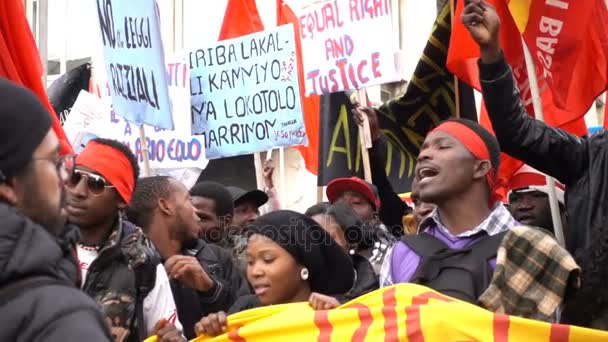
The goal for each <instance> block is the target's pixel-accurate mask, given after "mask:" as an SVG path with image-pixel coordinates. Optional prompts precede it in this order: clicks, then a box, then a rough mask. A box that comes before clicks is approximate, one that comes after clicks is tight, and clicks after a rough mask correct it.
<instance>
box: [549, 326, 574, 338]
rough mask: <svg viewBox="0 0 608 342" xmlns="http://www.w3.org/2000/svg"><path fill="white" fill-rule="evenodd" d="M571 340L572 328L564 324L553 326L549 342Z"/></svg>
mask: <svg viewBox="0 0 608 342" xmlns="http://www.w3.org/2000/svg"><path fill="white" fill-rule="evenodd" d="M568 339H570V326H569V325H564V324H551V335H550V337H549V342H568Z"/></svg>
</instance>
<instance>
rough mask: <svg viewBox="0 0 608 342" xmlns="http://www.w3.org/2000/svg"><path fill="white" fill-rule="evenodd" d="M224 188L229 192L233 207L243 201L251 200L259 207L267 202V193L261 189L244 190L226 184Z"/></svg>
mask: <svg viewBox="0 0 608 342" xmlns="http://www.w3.org/2000/svg"><path fill="white" fill-rule="evenodd" d="M226 189H228V192H230V196H232V202H234V206H235V207H236V206H237V205H239V204H241V203H243V202H253V203H254V204H255V205H256V206H257V207H258V208H259V207H261V206H263V205H264V204H266V202H268V195H266V193H265V192H264V191H262V190H257V189H256V190H251V191H246V190H243V189H241V188H239V187H236V186H228V187H226Z"/></svg>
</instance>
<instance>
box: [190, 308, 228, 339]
mask: <svg viewBox="0 0 608 342" xmlns="http://www.w3.org/2000/svg"><path fill="white" fill-rule="evenodd" d="M227 325H228V320H227V318H226V313H225V312H224V311H220V312H218V313H213V314H210V315H207V316H205V317H203V318H201V320H200V321H199V322H198V323H196V324H195V325H194V330H195V332H196V336H201V335H206V336H211V337H213V336H218V335H221V334H223V333H225V332H226V326H227Z"/></svg>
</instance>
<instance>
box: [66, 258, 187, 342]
mask: <svg viewBox="0 0 608 342" xmlns="http://www.w3.org/2000/svg"><path fill="white" fill-rule="evenodd" d="M98 256H99V253H98V252H97V251H90V250H86V249H84V248H82V247H80V246H78V260H79V263H80V271H81V274H82V284H83V285H84V282H85V280H86V277H87V272H88V270H89V266H90V265H91V264H92V263H93V261H94V260H95V259H97V257H98ZM143 305H144V320H145V323H146V329H147V330H148V331H147V333H148V336H151V335H152V333H153V332H154V326H155V325H156V323H157V322H158V321H159V320H161V319H163V318H164V319H166V320H167V321H169V322H171V323H173V324H174V325H175V327H176V328H177V329H178V330H179V331H180V332H181V331H183V330H182V325H181V323H180V322H179V319H178V317H177V308H176V307H175V300H173V293H172V292H171V284H169V277H168V276H167V272H166V271H165V268H164V267H163V265H162V264H158V266H157V267H156V283H155V284H154V288H153V289H152V291H150V293H148V295H147V296H146V298H144V303H143Z"/></svg>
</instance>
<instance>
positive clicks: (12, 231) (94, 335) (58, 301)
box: [0, 202, 112, 342]
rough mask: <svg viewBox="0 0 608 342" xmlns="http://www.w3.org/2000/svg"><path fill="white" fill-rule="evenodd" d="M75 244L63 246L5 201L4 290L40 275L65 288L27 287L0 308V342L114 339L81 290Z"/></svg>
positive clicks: (1, 235) (0, 230)
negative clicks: (8, 286) (74, 251)
mask: <svg viewBox="0 0 608 342" xmlns="http://www.w3.org/2000/svg"><path fill="white" fill-rule="evenodd" d="M66 229H67V234H66V237H74V236H75V237H77V236H78V234H77V232H75V230H77V229H76V228H75V227H68V228H66ZM74 233H75V234H74ZM75 241H76V240H74V239H73V238H66V239H65V240H63V241H62V243H61V244H60V243H58V240H57V239H55V238H54V237H52V236H51V235H50V234H49V233H48V232H47V231H46V230H45V229H44V228H43V227H41V226H39V225H37V224H35V223H33V222H32V221H30V220H29V219H27V218H25V217H24V216H23V215H21V214H20V213H18V212H17V211H16V210H15V208H13V207H10V206H8V205H6V204H5V203H1V202H0V287H4V286H7V285H8V284H10V283H11V282H14V281H17V280H20V279H24V278H28V277H34V276H47V277H50V278H53V279H55V280H56V281H57V282H58V283H63V284H64V285H60V284H55V285H42V286H40V287H32V288H27V289H26V290H24V293H22V294H19V295H16V296H14V297H13V299H12V300H10V301H9V302H8V303H7V304H5V305H3V306H0V320H2V322H3V324H2V326H1V327H0V341H13V342H18V341H23V342H35V341H45V342H46V341H50V342H53V341H57V342H63V341H89V342H93V341H111V340H112V339H111V338H110V335H109V334H108V331H107V329H106V325H105V323H104V321H103V318H102V316H101V313H100V312H99V310H98V308H97V306H96V304H95V302H94V301H93V300H91V299H90V298H89V297H87V296H86V295H85V294H84V293H83V292H81V291H80V290H79V289H78V288H77V287H76V286H75V285H76V282H77V279H76V276H77V274H78V268H77V265H76V259H75V258H74V255H73V254H72V253H73V252H72V251H73V246H74V243H75Z"/></svg>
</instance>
